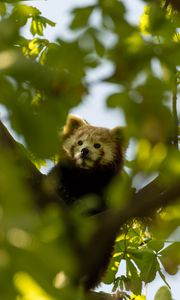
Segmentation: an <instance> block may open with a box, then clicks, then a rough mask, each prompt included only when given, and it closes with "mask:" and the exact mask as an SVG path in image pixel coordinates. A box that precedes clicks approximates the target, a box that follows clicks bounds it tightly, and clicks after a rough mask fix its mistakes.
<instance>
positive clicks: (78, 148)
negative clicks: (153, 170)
mask: <svg viewBox="0 0 180 300" xmlns="http://www.w3.org/2000/svg"><path fill="white" fill-rule="evenodd" d="M120 130H121V129H120V128H119V127H117V128H114V129H112V130H110V129H107V128H102V127H95V126H91V125H89V124H88V123H86V122H85V121H84V120H82V119H79V118H77V117H75V116H71V115H70V116H69V117H68V119H67V124H66V125H65V127H64V133H63V138H64V142H63V152H64V156H65V158H66V159H67V160H68V161H70V162H71V163H73V164H74V165H75V166H77V167H79V168H82V169H93V168H98V167H99V166H109V165H116V164H120V163H121V162H122V148H123V143H121V140H120V136H119V133H120ZM117 167H118V166H117Z"/></svg>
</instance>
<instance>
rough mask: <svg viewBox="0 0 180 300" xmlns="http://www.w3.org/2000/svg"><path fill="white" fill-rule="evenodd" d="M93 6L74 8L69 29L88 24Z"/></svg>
mask: <svg viewBox="0 0 180 300" xmlns="http://www.w3.org/2000/svg"><path fill="white" fill-rule="evenodd" d="M94 7H95V6H87V7H83V8H76V9H74V10H73V11H72V14H73V17H74V18H73V20H72V22H71V24H70V28H71V29H80V28H84V27H86V26H88V20H89V18H90V15H91V13H92V12H93V9H94Z"/></svg>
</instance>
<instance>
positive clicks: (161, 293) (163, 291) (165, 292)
mask: <svg viewBox="0 0 180 300" xmlns="http://www.w3.org/2000/svg"><path fill="white" fill-rule="evenodd" d="M154 300H173V299H172V296H171V293H170V291H169V289H168V288H167V287H166V286H162V287H161V288H160V289H159V290H158V291H157V293H156V295H155V297H154Z"/></svg>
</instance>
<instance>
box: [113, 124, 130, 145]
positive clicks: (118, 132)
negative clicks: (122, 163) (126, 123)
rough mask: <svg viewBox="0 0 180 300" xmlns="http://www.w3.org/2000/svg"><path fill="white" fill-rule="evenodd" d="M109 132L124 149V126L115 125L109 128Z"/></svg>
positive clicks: (126, 143) (125, 142)
mask: <svg viewBox="0 0 180 300" xmlns="http://www.w3.org/2000/svg"><path fill="white" fill-rule="evenodd" d="M111 134H112V135H113V137H114V138H115V139H116V141H117V142H118V143H119V145H120V146H122V148H123V150H124V151H125V150H126V148H127V146H128V141H127V139H126V137H125V127H120V126H118V127H115V128H113V129H111Z"/></svg>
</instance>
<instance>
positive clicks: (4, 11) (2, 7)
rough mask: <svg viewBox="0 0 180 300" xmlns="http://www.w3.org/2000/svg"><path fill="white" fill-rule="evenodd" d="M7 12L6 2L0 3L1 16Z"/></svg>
mask: <svg viewBox="0 0 180 300" xmlns="http://www.w3.org/2000/svg"><path fill="white" fill-rule="evenodd" d="M5 14H6V5H5V4H4V3H0V16H4V15H5Z"/></svg>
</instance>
